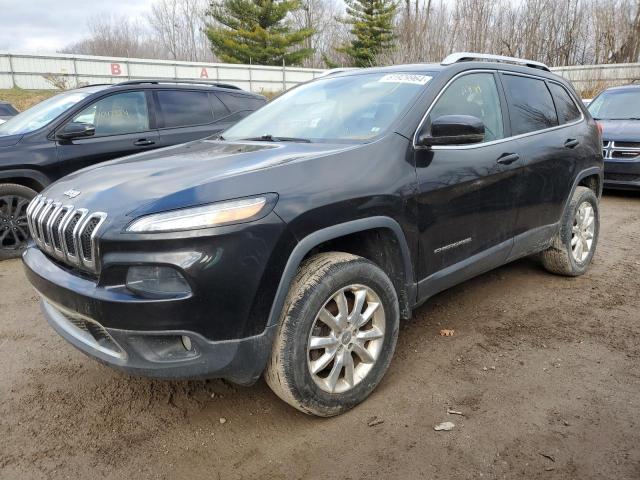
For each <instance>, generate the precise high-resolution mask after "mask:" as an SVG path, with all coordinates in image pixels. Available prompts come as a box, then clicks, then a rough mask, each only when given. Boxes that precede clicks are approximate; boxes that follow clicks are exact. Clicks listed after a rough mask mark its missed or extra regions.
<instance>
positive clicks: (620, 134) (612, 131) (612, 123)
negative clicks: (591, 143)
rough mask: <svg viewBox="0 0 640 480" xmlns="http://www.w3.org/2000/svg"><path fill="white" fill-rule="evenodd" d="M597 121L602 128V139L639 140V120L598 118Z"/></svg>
mask: <svg viewBox="0 0 640 480" xmlns="http://www.w3.org/2000/svg"><path fill="white" fill-rule="evenodd" d="M598 123H600V124H601V125H602V128H603V133H602V138H603V140H614V141H616V140H617V141H619V142H638V141H640V120H598Z"/></svg>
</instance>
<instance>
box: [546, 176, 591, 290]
mask: <svg viewBox="0 0 640 480" xmlns="http://www.w3.org/2000/svg"><path fill="white" fill-rule="evenodd" d="M599 232H600V211H599V208H598V198H597V197H596V195H595V193H594V192H593V190H591V189H590V188H587V187H578V188H576V191H575V192H574V194H573V197H572V198H571V202H569V205H568V207H567V211H566V212H565V214H564V217H563V219H562V223H561V225H560V231H559V232H558V233H557V234H556V236H555V237H554V239H553V243H552V244H551V247H550V248H548V249H547V250H545V251H544V252H542V253H541V254H540V258H541V259H542V264H543V265H544V267H545V268H546V269H547V270H548V271H549V272H551V273H556V274H558V275H566V276H570V277H576V276H578V275H582V274H583V273H585V272H586V271H587V268H588V267H589V264H590V263H591V260H592V259H593V255H594V254H595V251H596V245H597V243H598V233H599Z"/></svg>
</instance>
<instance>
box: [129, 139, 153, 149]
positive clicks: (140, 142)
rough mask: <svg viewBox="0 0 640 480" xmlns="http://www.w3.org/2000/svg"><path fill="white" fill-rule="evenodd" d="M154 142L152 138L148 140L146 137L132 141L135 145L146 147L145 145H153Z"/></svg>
mask: <svg viewBox="0 0 640 480" xmlns="http://www.w3.org/2000/svg"><path fill="white" fill-rule="evenodd" d="M155 143H156V142H154V141H153V140H148V139H146V138H141V139H140V140H137V141H135V142H133V144H134V145H135V146H136V147H146V146H147V145H154V144H155Z"/></svg>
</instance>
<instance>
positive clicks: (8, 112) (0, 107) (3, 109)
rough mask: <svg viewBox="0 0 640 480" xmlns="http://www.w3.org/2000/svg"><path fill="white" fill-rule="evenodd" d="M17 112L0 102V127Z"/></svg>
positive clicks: (9, 105) (6, 103)
mask: <svg viewBox="0 0 640 480" xmlns="http://www.w3.org/2000/svg"><path fill="white" fill-rule="evenodd" d="M17 114H18V111H17V110H16V109H15V108H14V107H13V105H11V104H10V103H9V102H3V101H2V100H0V125H1V124H3V123H4V122H6V121H7V120H9V119H10V118H11V117H15V116H16V115H17Z"/></svg>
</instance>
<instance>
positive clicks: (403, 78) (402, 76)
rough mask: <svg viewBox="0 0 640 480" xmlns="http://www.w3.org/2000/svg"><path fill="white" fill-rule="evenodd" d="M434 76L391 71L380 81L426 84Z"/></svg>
mask: <svg viewBox="0 0 640 480" xmlns="http://www.w3.org/2000/svg"><path fill="white" fill-rule="evenodd" d="M432 78H433V77H430V76H428V75H418V74H415V73H389V74H387V75H385V76H383V77H382V78H381V79H380V80H378V81H379V82H382V83H412V84H414V85H426V84H427V82H428V81H429V80H431V79H432Z"/></svg>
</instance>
